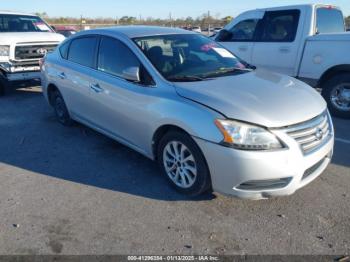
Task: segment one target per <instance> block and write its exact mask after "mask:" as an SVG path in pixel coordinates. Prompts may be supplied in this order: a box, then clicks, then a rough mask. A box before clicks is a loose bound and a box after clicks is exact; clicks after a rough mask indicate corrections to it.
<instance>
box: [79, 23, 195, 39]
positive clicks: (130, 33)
mask: <svg viewBox="0 0 350 262" xmlns="http://www.w3.org/2000/svg"><path fill="white" fill-rule="evenodd" d="M85 32H90V33H97V34H98V33H104V32H108V33H111V34H123V35H125V36H127V37H128V38H137V37H144V36H153V35H171V34H195V33H193V32H190V31H187V30H184V29H180V28H170V27H161V26H115V27H107V28H101V29H94V30H89V31H85Z"/></svg>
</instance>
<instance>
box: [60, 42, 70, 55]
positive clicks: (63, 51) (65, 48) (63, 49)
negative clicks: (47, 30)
mask: <svg viewBox="0 0 350 262" xmlns="http://www.w3.org/2000/svg"><path fill="white" fill-rule="evenodd" d="M69 44H70V41H68V42H65V43H64V44H62V45H61V46H60V48H59V51H60V54H61V56H62V58H63V59H68V50H69Z"/></svg>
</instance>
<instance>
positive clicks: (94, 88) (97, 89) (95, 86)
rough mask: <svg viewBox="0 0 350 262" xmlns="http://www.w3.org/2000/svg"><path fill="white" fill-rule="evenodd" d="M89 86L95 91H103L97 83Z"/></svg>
mask: <svg viewBox="0 0 350 262" xmlns="http://www.w3.org/2000/svg"><path fill="white" fill-rule="evenodd" d="M90 88H91V89H92V90H93V91H94V92H95V93H101V92H103V88H101V87H100V85H99V84H93V85H90Z"/></svg>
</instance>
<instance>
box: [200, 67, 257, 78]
mask: <svg viewBox="0 0 350 262" xmlns="http://www.w3.org/2000/svg"><path fill="white" fill-rule="evenodd" d="M252 71H253V70H252V69H248V68H239V67H231V68H225V69H221V70H218V71H214V72H210V73H208V74H205V75H202V77H203V78H207V77H215V76H224V75H228V74H232V73H236V72H252Z"/></svg>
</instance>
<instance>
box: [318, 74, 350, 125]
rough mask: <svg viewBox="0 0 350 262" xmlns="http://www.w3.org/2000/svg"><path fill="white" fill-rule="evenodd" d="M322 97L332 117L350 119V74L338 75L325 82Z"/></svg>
mask: <svg viewBox="0 0 350 262" xmlns="http://www.w3.org/2000/svg"><path fill="white" fill-rule="evenodd" d="M322 96H323V97H324V98H325V100H326V101H327V104H328V108H329V111H330V112H331V114H332V115H333V116H336V117H340V118H345V119H349V118H350V74H339V75H336V76H334V77H332V78H331V79H329V80H328V81H327V82H325V83H324V85H323V88H322Z"/></svg>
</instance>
